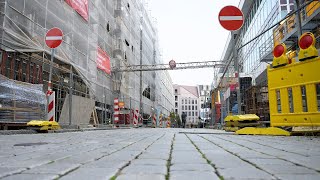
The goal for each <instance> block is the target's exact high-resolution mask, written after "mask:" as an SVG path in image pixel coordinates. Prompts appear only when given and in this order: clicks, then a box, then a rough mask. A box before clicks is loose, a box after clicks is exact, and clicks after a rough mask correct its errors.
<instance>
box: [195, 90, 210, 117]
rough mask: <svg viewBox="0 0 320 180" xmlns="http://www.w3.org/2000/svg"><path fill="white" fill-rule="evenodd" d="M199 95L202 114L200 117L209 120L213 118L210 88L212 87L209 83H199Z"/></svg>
mask: <svg viewBox="0 0 320 180" xmlns="http://www.w3.org/2000/svg"><path fill="white" fill-rule="evenodd" d="M197 88H198V93H199V94H198V95H199V100H200V114H199V117H200V119H201V120H202V122H209V120H210V119H211V110H210V104H211V102H210V101H211V97H210V90H211V87H210V86H209V85H198V86H197Z"/></svg>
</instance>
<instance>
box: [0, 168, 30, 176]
mask: <svg viewBox="0 0 320 180" xmlns="http://www.w3.org/2000/svg"><path fill="white" fill-rule="evenodd" d="M24 170H26V168H18V167H0V178H1V177H4V176H8V175H12V174H15V173H19V172H22V171H24Z"/></svg>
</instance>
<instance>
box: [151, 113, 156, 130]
mask: <svg viewBox="0 0 320 180" xmlns="http://www.w3.org/2000/svg"><path fill="white" fill-rule="evenodd" d="M152 125H153V126H154V127H156V126H157V117H156V114H154V115H153V116H152Z"/></svg>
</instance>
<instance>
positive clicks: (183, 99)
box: [173, 84, 200, 125]
mask: <svg viewBox="0 0 320 180" xmlns="http://www.w3.org/2000/svg"><path fill="white" fill-rule="evenodd" d="M173 88H174V109H175V113H176V114H178V115H179V117H180V119H181V114H182V112H185V113H186V114H187V118H186V124H187V125H188V124H193V125H197V124H198V122H199V115H200V99H199V91H198V87H197V86H184V85H177V84H174V85H173Z"/></svg>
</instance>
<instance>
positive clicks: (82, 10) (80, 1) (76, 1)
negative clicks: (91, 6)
mask: <svg viewBox="0 0 320 180" xmlns="http://www.w3.org/2000/svg"><path fill="white" fill-rule="evenodd" d="M65 1H66V2H67V3H68V4H69V5H70V6H71V7H72V8H73V9H74V10H76V11H77V12H78V13H79V14H80V16H82V17H83V19H85V20H86V21H88V20H89V10H88V0H65Z"/></svg>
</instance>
